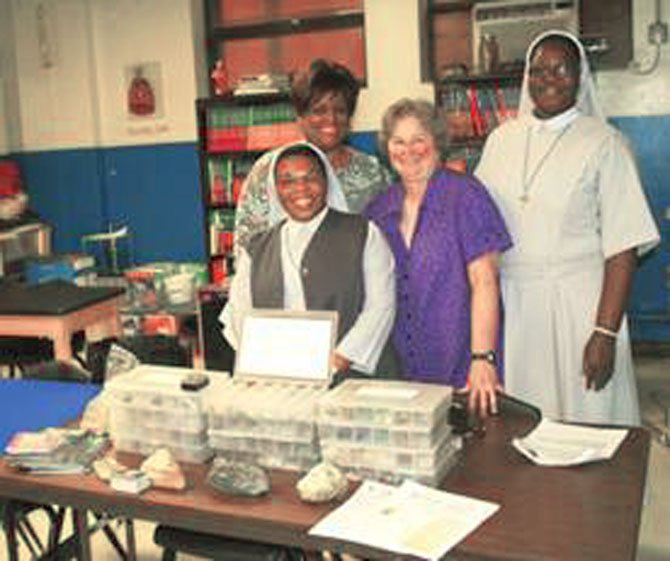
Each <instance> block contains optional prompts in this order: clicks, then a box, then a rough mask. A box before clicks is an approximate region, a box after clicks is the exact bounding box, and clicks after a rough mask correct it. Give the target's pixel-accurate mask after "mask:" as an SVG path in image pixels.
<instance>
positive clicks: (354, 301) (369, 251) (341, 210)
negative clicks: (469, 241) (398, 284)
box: [219, 142, 395, 375]
mask: <svg viewBox="0 0 670 561" xmlns="http://www.w3.org/2000/svg"><path fill="white" fill-rule="evenodd" d="M319 161H320V165H317V164H318V162H319ZM268 199H269V202H270V217H271V224H272V225H271V227H270V228H269V229H268V230H266V231H265V232H261V233H260V234H258V235H257V236H256V238H254V239H252V240H251V241H250V243H249V248H248V249H247V250H245V251H242V252H240V255H239V257H238V259H237V261H236V273H235V276H234V278H233V281H232V284H231V288H230V293H229V299H228V304H227V305H226V307H225V308H224V309H223V311H222V312H221V315H220V317H219V319H220V321H221V323H222V324H223V326H224V329H223V334H224V336H225V337H226V339H227V340H228V341H229V342H230V344H231V346H232V347H233V348H237V344H238V340H239V334H240V332H241V322H242V319H243V317H244V314H245V313H246V312H247V311H248V310H250V309H251V308H253V307H254V305H255V304H256V303H258V302H261V305H256V306H255V307H279V308H283V309H290V310H306V309H320V308H318V307H316V308H315V307H314V305H315V304H316V303H319V302H321V303H326V305H327V306H328V309H335V310H336V311H338V312H339V314H340V322H339V324H340V327H342V326H343V325H349V327H347V328H346V332H342V333H340V334H339V335H340V336H339V337H338V341H337V345H336V349H335V352H334V354H333V368H334V370H336V371H339V372H346V371H351V370H355V371H357V372H360V373H363V374H374V373H375V371H376V368H377V363H378V361H379V359H380V357H381V355H382V351H384V359H383V364H384V367H385V368H386V367H387V365H391V364H392V363H391V362H389V361H390V360H392V356H391V351H390V349H389V347H388V346H387V345H386V343H387V341H388V337H389V334H390V332H391V328H392V326H393V320H394V316H395V269H394V267H395V266H394V261H393V254H392V253H391V250H390V249H389V247H388V245H387V243H386V240H385V238H384V236H383V234H382V233H381V232H380V231H379V229H378V228H377V227H376V226H375V225H374V224H373V223H372V222H370V221H368V220H367V219H366V218H364V217H362V216H360V215H353V214H350V213H349V212H348V207H347V203H346V199H345V198H344V194H343V192H342V188H341V186H340V183H339V181H338V179H337V177H336V175H335V173H334V172H333V170H332V168H331V165H330V163H329V161H328V158H326V156H325V155H324V154H323V152H321V150H319V149H318V148H317V147H316V146H314V145H313V144H310V143H307V142H300V143H296V144H292V145H288V146H285V147H284V148H282V149H281V150H277V151H276V152H275V154H274V156H273V159H272V162H271V164H270V174H269V179H268ZM354 232H358V234H355V233H354ZM321 309H324V308H321ZM387 355H388V356H387ZM391 374H393V373H391ZM382 375H386V373H382Z"/></svg>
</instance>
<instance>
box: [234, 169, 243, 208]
mask: <svg viewBox="0 0 670 561" xmlns="http://www.w3.org/2000/svg"><path fill="white" fill-rule="evenodd" d="M242 185H244V177H240V176H239V175H236V176H235V177H233V204H234V205H235V206H237V201H239V200H240V195H241V194H242Z"/></svg>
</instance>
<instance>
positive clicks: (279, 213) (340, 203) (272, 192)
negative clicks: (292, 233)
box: [266, 141, 351, 226]
mask: <svg viewBox="0 0 670 561" xmlns="http://www.w3.org/2000/svg"><path fill="white" fill-rule="evenodd" d="M295 146H306V147H307V148H309V149H310V150H312V151H313V152H314V153H315V154H316V155H317V156H318V157H319V158H320V159H321V161H322V162H323V165H324V168H325V170H326V181H327V186H328V197H327V199H326V204H327V205H328V207H329V208H333V209H335V210H339V211H340V212H351V211H350V210H349V205H348V204H347V199H346V198H345V196H344V191H342V185H341V184H340V180H339V179H338V178H337V176H336V175H335V172H334V171H333V166H331V165H330V161H329V160H328V157H327V156H326V155H325V154H324V153H323V152H322V151H321V150H320V149H319V148H317V147H316V146H314V144H312V143H310V142H304V141H301V142H294V143H292V144H287V145H286V146H282V147H281V148H278V149H277V150H275V151H274V153H273V155H272V159H271V160H270V169H269V172H268V179H267V182H266V185H267V192H268V201H269V203H270V226H274V225H275V224H277V223H278V222H280V221H282V220H283V219H284V218H286V217H287V216H288V215H287V214H286V211H285V210H284V207H282V205H281V203H280V202H279V198H278V197H277V188H276V186H275V167H276V166H277V160H278V159H279V156H281V155H282V154H283V153H284V152H285V151H286V150H288V149H289V148H293V147H295Z"/></svg>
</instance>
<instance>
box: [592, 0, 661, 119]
mask: <svg viewBox="0 0 670 561" xmlns="http://www.w3.org/2000/svg"><path fill="white" fill-rule="evenodd" d="M632 3H633V37H634V49H635V59H636V60H637V61H640V62H643V64H646V62H647V60H648V58H649V56H650V55H651V53H652V46H651V45H650V44H649V43H648V42H647V28H648V26H649V23H650V22H652V21H653V20H654V19H655V17H656V0H632ZM661 17H662V19H663V20H664V21H665V22H666V23H667V24H668V26H670V0H661ZM596 79H597V84H598V91H599V92H600V99H601V101H602V103H603V107H604V110H605V113H606V114H607V115H612V116H641V115H668V114H670V43H666V44H665V45H663V46H662V47H661V60H660V63H659V65H658V68H656V70H655V71H654V72H653V73H652V74H650V75H648V76H640V75H636V74H635V73H634V72H632V71H627V70H622V71H610V72H601V73H599V74H598V75H597V77H596Z"/></svg>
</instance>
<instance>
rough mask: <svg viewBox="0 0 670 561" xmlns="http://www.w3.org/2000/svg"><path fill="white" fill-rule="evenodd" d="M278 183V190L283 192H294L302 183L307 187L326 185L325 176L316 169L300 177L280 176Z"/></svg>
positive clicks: (291, 175)
mask: <svg viewBox="0 0 670 561" xmlns="http://www.w3.org/2000/svg"><path fill="white" fill-rule="evenodd" d="M276 183H277V188H279V189H281V190H282V191H293V190H294V189H296V188H297V187H298V185H300V184H302V183H305V184H306V185H313V184H315V183H317V184H319V185H322V184H324V183H325V180H324V178H323V174H322V173H321V172H320V171H319V170H316V169H314V170H312V171H310V172H308V173H303V174H300V175H293V174H286V175H278V176H277V181H276Z"/></svg>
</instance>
